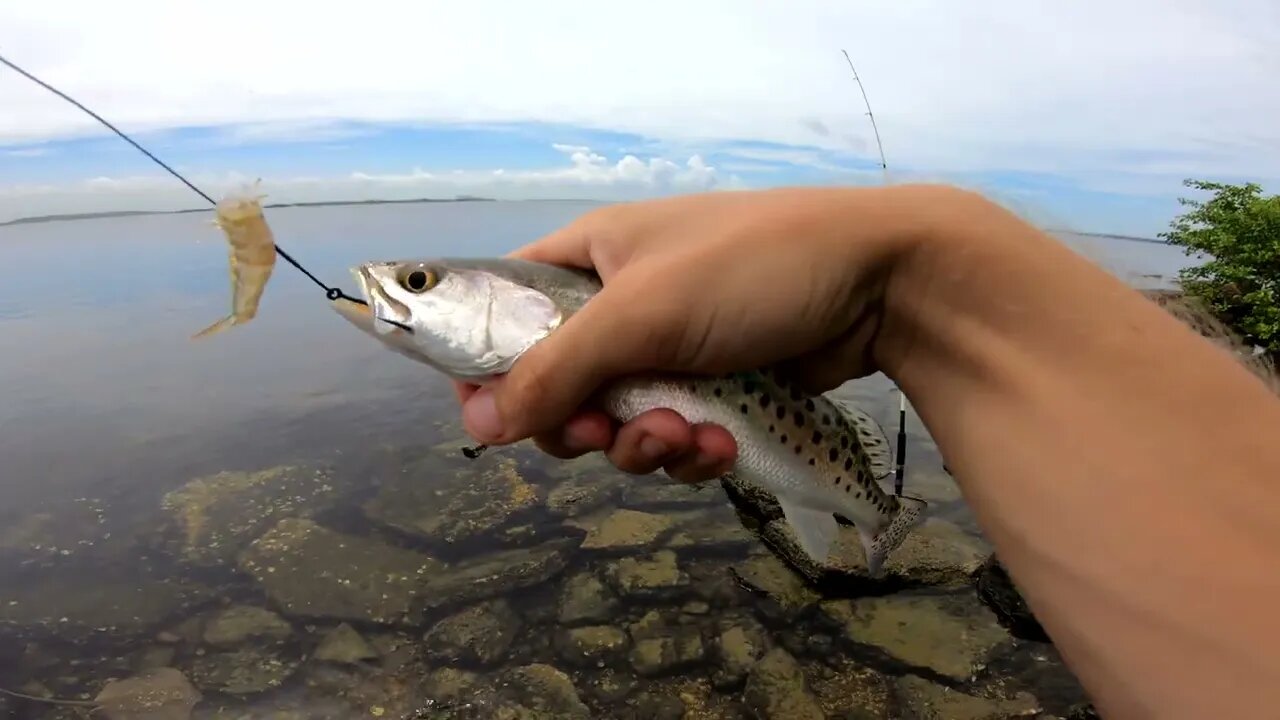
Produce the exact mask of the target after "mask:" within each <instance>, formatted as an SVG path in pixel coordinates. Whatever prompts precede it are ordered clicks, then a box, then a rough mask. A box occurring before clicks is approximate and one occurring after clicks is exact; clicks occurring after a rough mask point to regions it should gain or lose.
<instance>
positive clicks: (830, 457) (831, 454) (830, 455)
mask: <svg viewBox="0 0 1280 720" xmlns="http://www.w3.org/2000/svg"><path fill="white" fill-rule="evenodd" d="M838 457H840V451H839V450H836V449H835V448H831V449H830V450H829V451H827V461H828V462H835V461H836V458H838Z"/></svg>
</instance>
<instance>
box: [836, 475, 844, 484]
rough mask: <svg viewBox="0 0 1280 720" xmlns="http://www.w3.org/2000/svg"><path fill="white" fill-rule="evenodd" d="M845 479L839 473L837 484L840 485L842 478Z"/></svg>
mask: <svg viewBox="0 0 1280 720" xmlns="http://www.w3.org/2000/svg"><path fill="white" fill-rule="evenodd" d="M843 479H844V478H842V477H840V476H839V475H837V476H836V485H839V484H840V481H841V480H843Z"/></svg>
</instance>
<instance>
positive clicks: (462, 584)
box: [417, 540, 573, 610]
mask: <svg viewBox="0 0 1280 720" xmlns="http://www.w3.org/2000/svg"><path fill="white" fill-rule="evenodd" d="M572 545H573V541H572V540H560V541H555V542H549V543H544V544H542V545H538V546H535V547H531V548H517V549H514V550H503V551H501V552H496V553H490V554H487V555H480V556H477V557H474V558H471V559H469V560H467V561H465V562H460V563H458V564H457V565H454V566H452V567H450V568H448V569H444V570H439V571H437V572H435V573H434V574H432V575H431V576H430V577H429V578H428V582H427V584H426V586H425V588H424V592H423V593H421V595H420V597H419V598H418V599H417V601H418V604H419V606H420V607H421V608H423V609H425V610H436V609H440V608H445V607H448V606H453V605H465V604H466V603H470V602H475V601H476V600H483V599H486V598H490V597H494V596H496V595H508V594H510V593H513V592H515V591H517V590H522V589H524V588H527V587H531V586H534V585H540V584H542V583H545V582H547V581H548V580H551V579H552V578H554V577H556V576H557V575H559V574H560V573H561V572H562V571H563V570H564V568H565V566H566V565H567V564H568V561H569V548H570V547H572Z"/></svg>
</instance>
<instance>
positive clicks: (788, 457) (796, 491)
mask: <svg viewBox="0 0 1280 720" xmlns="http://www.w3.org/2000/svg"><path fill="white" fill-rule="evenodd" d="M353 274H354V275H355V276H356V279H357V281H358V282H359V285H360V289H361V292H362V293H363V294H364V296H365V299H366V302H367V303H368V304H367V305H359V304H358V303H352V302H348V301H345V300H344V299H341V298H340V299H339V300H336V301H334V304H333V307H334V309H335V310H337V311H338V312H339V313H340V314H341V315H343V317H345V318H346V319H347V320H349V321H350V322H351V323H352V324H354V325H356V327H358V328H360V329H361V330H363V331H365V332H366V333H367V334H369V335H370V336H372V337H375V338H377V339H378V340H380V341H381V342H383V343H384V344H385V345H387V346H388V347H390V348H391V349H392V350H394V351H396V352H398V353H400V354H402V355H405V356H407V357H410V358H413V359H415V360H417V361H419V362H422V363H425V364H427V365H430V366H432V367H434V368H436V369H437V370H440V371H441V372H444V373H446V374H447V375H449V376H450V377H452V378H454V379H458V380H464V381H468V382H480V383H483V382H487V381H488V380H489V379H490V378H492V377H494V376H496V375H500V374H501V373H503V372H505V371H506V370H508V369H510V367H511V366H512V365H513V364H514V363H515V362H516V361H517V360H518V359H519V357H520V356H521V355H523V353H524V352H525V351H527V350H528V349H529V348H530V347H532V346H533V345H534V344H536V343H537V342H538V341H540V340H541V339H542V338H544V337H546V336H547V335H549V334H550V333H553V332H555V329H556V328H557V327H559V326H560V325H561V324H563V322H564V321H565V320H566V319H567V318H569V317H570V316H572V315H573V313H575V312H577V311H578V310H579V309H580V308H581V307H582V306H583V305H584V304H585V303H586V302H588V301H589V300H590V299H591V297H592V296H594V295H595V294H596V293H597V292H599V290H600V288H601V287H602V285H601V283H600V280H599V278H598V277H596V276H595V275H594V274H592V273H589V272H584V271H580V270H572V269H567V268H560V267H556V266H553V265H546V264H542V263H533V262H528V261H523V260H516V259H512V258H484V259H433V260H401V261H389V262H386V261H384V262H370V263H364V264H363V265H360V266H357V267H356V268H354V269H353ZM375 314H376V316H375ZM379 319H385V320H390V321H392V322H393V323H395V324H394V325H391V324H387V323H380V322H379ZM403 328H408V329H403ZM600 397H601V399H602V403H603V406H604V407H603V409H604V410H605V412H606V413H607V414H609V415H611V416H612V417H613V418H614V419H616V420H619V421H623V422H625V421H628V420H631V419H632V418H635V417H637V416H638V415H641V414H642V413H645V412H648V411H649V410H654V409H659V408H666V409H670V410H673V411H675V412H676V413H678V414H680V415H681V416H682V417H684V418H685V420H687V421H688V422H690V423H714V424H716V425H720V426H722V427H724V428H725V429H726V430H728V431H729V433H730V434H732V435H733V437H734V439H735V441H736V442H737V446H738V454H737V458H736V460H735V462H734V466H733V472H734V474H735V475H737V476H738V477H739V478H740V479H743V480H745V481H747V482H750V483H753V484H755V485H758V486H760V487H761V488H762V489H764V490H766V491H768V492H769V493H771V494H772V495H773V496H774V497H775V498H776V499H777V500H778V505H779V507H781V508H782V512H783V515H784V516H785V518H786V522H787V523H788V524H789V525H790V526H791V528H792V530H793V531H794V532H795V535H796V539H797V541H798V543H799V544H800V547H801V548H802V549H803V550H804V552H805V553H807V554H808V555H810V556H812V557H813V558H814V559H815V560H816V561H818V562H823V561H825V560H826V558H827V556H828V555H829V553H830V549H831V546H832V543H833V542H834V541H835V538H836V535H837V533H838V530H839V526H838V524H837V522H836V519H835V515H836V514H839V515H841V516H843V517H845V518H847V519H848V520H849V521H851V522H852V523H853V525H854V528H855V529H856V530H857V532H858V535H859V538H860V539H861V542H862V546H863V551H864V553H865V558H866V565H867V570H868V572H869V573H870V574H871V575H872V576H876V575H879V574H880V572H881V570H882V568H883V565H884V561H885V559H886V557H887V556H888V554H889V553H890V552H892V551H893V550H894V549H895V548H896V547H898V546H899V545H900V544H901V543H902V541H903V540H904V539H905V538H906V537H907V535H908V534H909V533H910V532H911V530H912V529H913V528H915V527H916V526H917V525H919V524H920V523H921V522H923V520H924V511H925V509H926V507H927V504H926V503H925V502H924V501H923V500H920V499H918V498H912V497H898V496H894V495H891V494H889V493H886V492H885V491H884V490H883V489H882V488H881V487H880V485H879V482H878V481H879V479H880V478H881V477H883V476H884V475H886V474H888V471H889V468H890V459H889V447H888V445H889V444H888V439H887V438H886V437H885V435H884V432H883V430H881V429H880V427H879V426H878V425H877V424H876V423H875V421H874V420H873V419H872V418H871V417H870V416H869V415H867V414H866V413H865V412H863V411H861V410H859V409H857V408H856V407H852V406H846V405H844V404H843V403H837V402H836V401H835V400H834V399H832V398H829V397H827V396H825V395H809V394H807V393H805V392H804V391H803V390H802V389H801V388H800V387H799V386H798V385H797V384H795V383H791V382H788V381H787V380H786V378H784V377H782V376H781V375H780V374H778V373H776V372H773V371H772V370H770V369H767V368H766V369H760V370H756V371H750V372H738V373H731V374H726V375H721V376H715V377H685V376H675V375H653V374H650V375H641V376H633V377H628V378H624V379H620V380H615V381H612V382H610V383H608V384H607V385H606V386H605V387H604V388H602V389H601V392H600Z"/></svg>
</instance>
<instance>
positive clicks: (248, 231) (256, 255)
mask: <svg viewBox="0 0 1280 720" xmlns="http://www.w3.org/2000/svg"><path fill="white" fill-rule="evenodd" d="M264 197H266V195H261V194H258V193H257V183H255V184H254V186H253V188H251V189H250V190H248V191H244V192H241V193H232V194H228V195H227V196H226V197H224V198H223V199H222V200H219V201H218V204H217V205H216V206H215V208H214V213H215V216H214V217H215V219H214V225H216V226H217V227H218V228H219V229H221V230H222V232H223V234H224V235H226V237H227V243H228V245H230V273H231V313H230V314H228V315H227V316H226V317H224V318H222V319H220V320H218V321H217V322H215V323H213V324H212V325H210V326H209V327H207V328H205V329H203V330H201V331H200V332H197V333H196V334H194V335H192V336H191V339H192V340H196V339H199V338H203V337H208V336H210V335H214V334H217V333H220V332H222V331H223V330H226V329H227V328H229V327H231V326H233V325H243V324H245V323H247V322H249V321H250V320H252V319H253V318H254V317H256V316H257V314H258V304H259V303H260V302H261V301H262V293H263V291H264V290H266V288H267V281H268V280H270V279H271V272H272V270H274V269H275V264H276V244H275V238H274V236H273V235H272V232H271V227H270V226H269V225H267V219H266V217H265V216H264V214H263V211H262V198H264Z"/></svg>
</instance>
